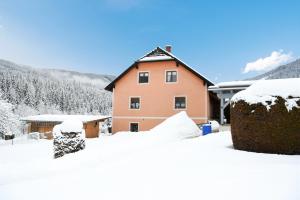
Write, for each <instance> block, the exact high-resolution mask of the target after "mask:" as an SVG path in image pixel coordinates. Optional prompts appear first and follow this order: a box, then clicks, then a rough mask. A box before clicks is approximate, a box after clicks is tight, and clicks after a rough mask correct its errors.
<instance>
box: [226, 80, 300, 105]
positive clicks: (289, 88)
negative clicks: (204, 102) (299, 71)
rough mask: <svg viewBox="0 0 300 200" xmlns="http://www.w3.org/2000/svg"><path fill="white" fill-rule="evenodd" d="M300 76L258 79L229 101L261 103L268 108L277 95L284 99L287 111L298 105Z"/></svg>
mask: <svg viewBox="0 0 300 200" xmlns="http://www.w3.org/2000/svg"><path fill="white" fill-rule="evenodd" d="M299 85H300V78H290V79H274V80H260V81H257V82H255V83H254V84H253V85H251V86H250V87H249V88H247V89H246V90H243V91H241V92H239V93H237V94H235V95H234V96H233V97H232V99H231V103H233V105H234V103H236V102H238V101H240V100H244V101H245V102H247V103H248V104H250V105H251V104H257V103H262V104H263V105H264V106H266V107H267V109H268V110H269V109H270V108H271V106H272V105H274V104H275V101H276V99H277V97H278V96H279V97H282V98H283V99H285V100H286V102H285V105H286V108H287V110H288V111H290V110H292V108H293V107H299V106H298V105H297V103H296V102H297V101H298V100H299V99H300V87H299Z"/></svg>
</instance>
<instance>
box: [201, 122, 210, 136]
mask: <svg viewBox="0 0 300 200" xmlns="http://www.w3.org/2000/svg"><path fill="white" fill-rule="evenodd" d="M210 133H211V124H203V126H202V134H203V135H207V134H210Z"/></svg>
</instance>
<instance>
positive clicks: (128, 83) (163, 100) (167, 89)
mask: <svg viewBox="0 0 300 200" xmlns="http://www.w3.org/2000/svg"><path fill="white" fill-rule="evenodd" d="M212 85H213V83H212V82H211V81H209V80H208V79H207V78H205V77H204V76H202V75H201V74H200V73H198V72H196V71H195V70H194V69H192V68H191V67H189V66H188V65H187V64H185V63H184V62H183V61H181V60H179V59H178V58H176V57H175V56H174V55H173V54H172V53H171V46H167V47H166V50H164V49H162V48H160V47H157V48H156V49H154V50H153V51H151V52H150V53H148V54H146V55H145V56H143V57H142V58H140V59H139V60H137V61H135V62H134V63H133V64H132V65H131V66H130V67H129V68H127V69H126V70H125V71H124V72H123V73H122V74H121V75H119V76H118V77H117V78H116V79H115V80H114V81H112V82H111V83H110V84H109V85H108V86H106V88H105V89H106V90H108V91H111V92H113V114H112V131H113V133H115V132H118V131H145V130H149V129H151V128H153V127H154V126H156V125H157V124H159V123H160V122H162V121H163V120H165V119H166V118H168V117H170V116H171V115H174V114H175V113H177V112H179V111H182V110H184V111H186V112H187V114H188V115H189V116H190V117H191V118H192V119H193V120H194V121H195V122H196V123H197V124H202V123H206V122H207V120H208V119H210V118H212V117H215V111H217V112H218V111H219V108H217V109H213V107H212V104H214V105H216V106H218V105H219V102H218V99H217V97H216V95H215V94H213V93H209V92H208V87H209V86H212ZM214 107H215V106H214Z"/></svg>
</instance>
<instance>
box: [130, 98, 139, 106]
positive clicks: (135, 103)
mask: <svg viewBox="0 0 300 200" xmlns="http://www.w3.org/2000/svg"><path fill="white" fill-rule="evenodd" d="M130 109H140V98H139V97H131V98H130Z"/></svg>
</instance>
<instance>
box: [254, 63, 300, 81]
mask: <svg viewBox="0 0 300 200" xmlns="http://www.w3.org/2000/svg"><path fill="white" fill-rule="evenodd" d="M279 78H300V59H297V60H295V61H293V62H291V63H288V64H286V65H282V66H279V67H277V68H275V69H273V70H271V71H268V72H266V73H264V74H261V75H258V76H256V77H253V78H251V79H250V80H259V79H279Z"/></svg>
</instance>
